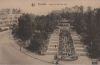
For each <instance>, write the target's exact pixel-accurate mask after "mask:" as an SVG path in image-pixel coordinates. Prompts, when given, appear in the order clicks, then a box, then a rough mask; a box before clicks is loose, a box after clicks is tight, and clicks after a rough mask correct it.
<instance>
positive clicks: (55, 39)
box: [46, 29, 59, 55]
mask: <svg viewBox="0 0 100 65" xmlns="http://www.w3.org/2000/svg"><path fill="white" fill-rule="evenodd" d="M58 45H59V29H57V30H55V31H54V32H53V33H52V34H51V36H50V39H49V45H48V50H47V52H46V54H48V55H55V54H56V53H57V52H58Z"/></svg>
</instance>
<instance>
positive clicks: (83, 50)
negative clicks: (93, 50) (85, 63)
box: [75, 48, 86, 52]
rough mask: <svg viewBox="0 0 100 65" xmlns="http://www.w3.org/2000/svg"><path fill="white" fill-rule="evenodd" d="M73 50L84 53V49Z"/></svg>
mask: <svg viewBox="0 0 100 65" xmlns="http://www.w3.org/2000/svg"><path fill="white" fill-rule="evenodd" d="M75 50H76V51H82V52H84V51H86V50H85V49H78V48H76V49H75Z"/></svg>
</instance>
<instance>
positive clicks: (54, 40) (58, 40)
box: [49, 38, 59, 41]
mask: <svg viewBox="0 0 100 65" xmlns="http://www.w3.org/2000/svg"><path fill="white" fill-rule="evenodd" d="M49 41H59V39H56V38H55V39H49Z"/></svg>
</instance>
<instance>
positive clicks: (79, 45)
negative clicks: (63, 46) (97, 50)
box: [74, 44, 83, 47]
mask: <svg viewBox="0 0 100 65" xmlns="http://www.w3.org/2000/svg"><path fill="white" fill-rule="evenodd" d="M74 47H83V45H82V44H74Z"/></svg>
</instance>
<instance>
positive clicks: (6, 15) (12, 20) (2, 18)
mask: <svg viewBox="0 0 100 65" xmlns="http://www.w3.org/2000/svg"><path fill="white" fill-rule="evenodd" d="M21 15H22V12H21V10H20V9H1V10H0V27H10V26H12V25H13V24H17V23H18V18H19V17H20V16H21Z"/></svg>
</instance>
